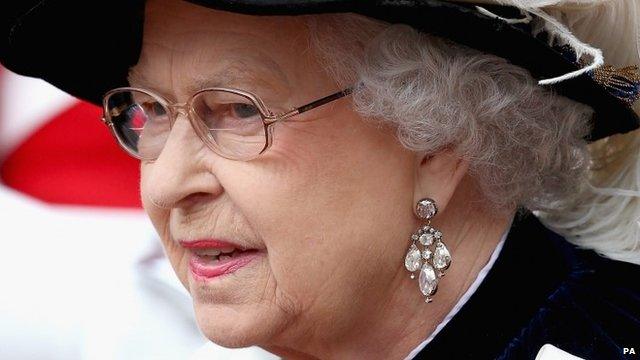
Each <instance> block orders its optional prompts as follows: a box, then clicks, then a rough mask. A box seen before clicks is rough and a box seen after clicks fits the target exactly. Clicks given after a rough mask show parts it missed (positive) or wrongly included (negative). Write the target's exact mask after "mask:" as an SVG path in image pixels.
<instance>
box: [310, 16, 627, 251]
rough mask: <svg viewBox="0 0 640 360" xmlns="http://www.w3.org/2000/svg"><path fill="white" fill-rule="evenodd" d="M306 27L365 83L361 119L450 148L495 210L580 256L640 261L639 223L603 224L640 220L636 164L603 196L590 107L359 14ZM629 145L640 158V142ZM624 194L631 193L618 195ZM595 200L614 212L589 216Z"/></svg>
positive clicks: (443, 42) (432, 147)
mask: <svg viewBox="0 0 640 360" xmlns="http://www.w3.org/2000/svg"><path fill="white" fill-rule="evenodd" d="M305 23H306V24H307V26H308V27H309V28H310V47H311V48H312V49H313V50H314V51H316V53H317V55H318V56H319V58H320V59H321V61H323V62H324V63H325V64H324V65H325V68H326V70H327V72H328V74H329V75H330V76H331V77H333V79H334V80H335V81H336V82H337V84H338V85H339V86H341V87H344V86H348V85H350V84H354V83H360V84H361V86H360V87H358V88H357V90H356V91H355V92H354V94H353V105H354V108H355V110H356V111H357V112H359V113H360V114H361V115H362V116H363V117H364V118H365V119H367V120H368V121H372V122H374V123H377V124H379V125H381V126H390V127H391V128H392V129H394V130H395V132H396V134H397V137H398V139H399V141H400V142H401V143H402V144H403V145H404V146H405V147H407V148H408V149H411V150H413V151H416V152H421V153H425V154H428V153H433V152H436V151H438V150H440V149H443V148H445V147H453V148H454V149H455V150H456V152H457V153H458V154H459V155H460V156H461V157H464V158H466V159H468V160H469V172H470V174H471V175H472V176H473V177H474V178H475V179H476V181H477V182H478V184H479V187H480V189H481V191H482V193H483V195H484V196H485V197H486V200H488V203H489V204H490V205H492V206H493V209H494V210H497V211H501V210H505V209H509V208H513V207H520V208H527V209H530V210H533V211H534V212H535V213H536V215H538V216H539V217H540V218H541V219H542V220H543V221H544V222H545V224H547V226H550V227H551V228H553V229H554V230H556V231H558V232H560V233H561V234H563V235H565V236H566V237H567V239H568V240H569V241H571V242H573V243H574V244H577V245H578V246H580V247H583V248H590V249H594V250H596V251H598V252H599V253H600V254H602V255H605V256H608V257H611V258H616V259H619V260H623V261H629V262H633V263H640V240H639V236H638V234H639V226H638V224H637V223H636V224H635V225H634V220H637V219H631V218H630V217H629V218H626V219H624V220H620V221H617V220H615V219H611V218H609V216H608V215H607V214H608V213H611V212H613V213H621V211H622V210H620V211H617V210H616V211H614V210H615V208H616V207H626V210H625V211H626V212H627V213H630V214H637V213H638V212H640V211H639V209H640V201H638V196H640V191H636V189H638V188H639V187H638V184H639V183H640V182H639V181H638V178H637V177H636V176H635V175H634V169H639V170H638V173H640V161H639V160H638V157H637V156H634V157H631V156H627V157H626V158H625V159H626V160H624V161H626V162H625V164H627V165H628V166H627V168H628V169H629V170H628V171H627V172H628V174H627V175H625V176H624V177H622V178H620V179H622V180H620V179H618V180H619V181H618V180H616V181H617V182H608V183H607V182H606V181H594V183H595V184H597V185H599V186H604V187H606V189H605V190H606V191H605V192H606V193H603V190H602V189H603V188H596V187H594V186H593V184H592V183H591V182H590V179H594V180H597V179H598V176H597V175H596V176H595V177H594V174H596V173H595V172H594V171H597V170H599V171H601V170H602V167H601V166H599V165H597V166H595V170H594V160H597V158H598V156H599V155H598V154H606V153H607V152H610V150H608V149H607V146H604V147H603V146H602V145H596V146H595V147H594V148H593V149H590V145H588V144H587V142H586V141H585V140H584V137H585V136H586V135H587V134H588V133H589V130H590V119H591V118H592V114H593V109H592V108H591V107H589V106H587V105H584V104H581V103H578V102H575V101H573V100H570V99H568V98H566V97H563V96H558V95H557V94H556V93H554V91H553V90H552V89H547V88H543V87H541V86H540V85H538V84H537V81H536V80H535V79H534V78H533V77H532V76H531V74H530V73H529V72H528V71H527V70H525V69H523V68H521V67H519V66H516V65H514V64H511V63H510V62H508V61H507V60H506V59H504V58H501V57H498V56H495V55H492V54H487V53H483V52H480V51H478V50H475V49H471V48H469V47H466V46H464V45H460V44H457V43H454V42H452V41H450V40H448V39H443V38H440V37H437V36H433V35H430V34H424V33H420V32H418V31H416V30H414V29H413V28H411V27H409V26H406V25H401V24H396V25H391V24H388V23H384V22H379V21H377V20H373V19H370V18H367V17H364V16H360V15H356V14H328V15H316V16H309V17H306V18H305ZM630 136H634V137H635V138H637V135H630ZM607 141H608V142H609V143H612V144H615V143H616V140H605V142H607ZM628 142H629V140H626V141H625V143H628ZM631 142H633V143H634V144H635V143H637V144H638V148H640V141H631ZM609 148H611V146H609ZM594 149H595V150H594ZM598 149H600V150H598ZM594 151H595V152H594ZM632 153H633V154H635V152H634V151H633V149H631V150H629V151H628V152H627V153H626V154H627V155H628V154H632ZM618 162H619V161H618ZM614 163H615V162H614ZM600 177H602V176H600ZM632 177H633V179H635V181H634V180H633V179H632V180H629V179H631V178H632ZM621 184H622V185H625V186H626V187H631V188H632V189H631V190H620V189H618V190H619V191H617V190H616V189H615V185H621ZM612 188H613V189H612ZM630 191H631V192H633V193H632V194H631V195H629V192H630ZM634 191H636V192H634ZM603 196H605V197H606V198H603ZM619 196H625V198H620V197H619ZM596 200H597V201H598V202H599V203H602V204H605V203H606V204H608V205H607V206H603V207H601V208H598V209H599V210H597V211H593V208H594V206H596V204H597V203H596V202H595V201H596ZM603 219H604V220H603ZM636 222H637V221H636ZM622 223H624V227H620V226H617V225H618V224H622ZM611 236H616V238H611Z"/></svg>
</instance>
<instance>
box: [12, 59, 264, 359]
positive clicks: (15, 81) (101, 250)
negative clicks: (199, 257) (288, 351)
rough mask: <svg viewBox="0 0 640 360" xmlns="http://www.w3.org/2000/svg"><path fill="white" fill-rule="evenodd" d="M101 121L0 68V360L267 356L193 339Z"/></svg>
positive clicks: (124, 159)
mask: <svg viewBox="0 0 640 360" xmlns="http://www.w3.org/2000/svg"><path fill="white" fill-rule="evenodd" d="M100 114H101V110H100V108H98V107H96V106H94V105H91V104H88V103H85V102H82V101H79V100H77V99H75V98H73V97H71V96H69V95H67V94H65V93H63V92H62V91H60V90H58V89H56V88H54V87H53V86H51V85H49V84H47V83H45V82H44V81H41V80H37V79H32V78H26V77H22V76H19V75H16V74H14V73H11V72H10V71H8V70H6V69H4V68H2V67H0V287H1V288H0V359H65V360H74V359H227V358H228V359H277V357H274V356H272V355H270V354H268V353H266V352H264V351H262V350H260V349H259V348H255V347H254V348H246V349H225V348H222V347H219V346H217V345H214V344H212V343H210V342H208V341H207V340H206V339H205V338H204V337H203V336H202V335H201V333H200V332H199V330H198V328H197V326H196V323H195V320H194V316H193V310H192V306H191V300H190V298H189V296H188V293H187V292H186V291H185V290H184V288H183V287H182V285H181V284H180V283H179V282H178V280H177V278H176V277H175V274H174V273H173V270H172V269H171V267H170V265H169V263H168V261H167V260H166V259H165V258H164V253H163V250H162V248H161V246H160V243H159V240H158V239H157V235H156V234H155V231H154V229H153V227H152V225H151V223H150V222H149V220H148V219H147V218H146V216H145V214H144V212H143V211H142V208H141V203H140V198H139V163H138V161H137V160H135V159H133V158H130V157H129V156H128V155H126V154H125V153H124V152H123V151H122V150H120V149H119V148H118V147H117V145H116V144H115V142H114V139H113V138H112V137H111V134H110V133H109V131H108V129H107V127H106V126H104V124H102V122H101V121H100Z"/></svg>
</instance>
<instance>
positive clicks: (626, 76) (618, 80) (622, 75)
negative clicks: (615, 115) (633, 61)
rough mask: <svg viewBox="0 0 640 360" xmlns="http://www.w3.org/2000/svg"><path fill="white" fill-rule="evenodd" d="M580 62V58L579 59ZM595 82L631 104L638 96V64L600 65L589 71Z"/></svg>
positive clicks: (639, 93) (639, 94) (639, 78)
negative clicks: (620, 65)
mask: <svg viewBox="0 0 640 360" xmlns="http://www.w3.org/2000/svg"><path fill="white" fill-rule="evenodd" d="M579 62H580V63H581V64H582V62H583V61H582V59H580V61H579ZM589 75H590V76H591V77H592V78H593V80H594V81H595V82H597V83H598V84H600V85H602V86H604V87H605V88H607V91H609V93H611V95H613V96H615V97H616V98H618V99H620V100H622V101H623V102H625V103H626V104H627V105H629V106H631V105H633V103H634V102H635V101H636V100H638V99H639V98H640V72H638V65H627V66H624V67H621V68H616V67H614V66H612V65H607V64H605V65H602V66H600V67H598V68H595V69H593V70H591V71H590V72H589Z"/></svg>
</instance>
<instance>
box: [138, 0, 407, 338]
mask: <svg viewBox="0 0 640 360" xmlns="http://www.w3.org/2000/svg"><path fill="white" fill-rule="evenodd" d="M307 36H308V34H307V30H306V27H305V26H304V25H303V24H302V22H301V21H300V20H296V19H294V18H286V17H268V18H267V17H253V16H245V15H239V14H232V13H227V12H221V11H214V10H210V9H206V8H201V7H198V6H196V5H192V4H188V3H182V2H169V1H162V2H159V1H156V2H150V3H148V4H147V13H146V24H145V33H144V45H143V50H142V56H141V59H140V62H139V63H138V65H137V66H136V68H135V71H134V72H133V73H132V74H133V75H132V77H131V82H132V85H134V86H139V87H145V88H149V89H151V90H154V91H156V92H158V93H161V94H164V96H166V97H167V98H169V99H171V100H172V101H176V102H184V101H186V100H187V99H188V97H189V96H190V95H191V94H192V92H193V91H195V90H198V89H197V88H195V87H196V85H195V84H200V83H202V80H203V79H204V80H206V81H209V82H210V83H211V84H220V85H221V86H226V87H233V88H239V89H244V90H248V91H251V92H253V93H255V94H257V95H258V96H260V97H261V98H262V99H264V101H265V102H266V104H267V106H268V107H274V108H278V109H288V108H291V107H293V106H296V105H301V104H305V103H307V102H309V101H313V100H316V99H318V98H321V97H323V96H326V95H328V94H331V93H333V92H335V91H337V90H340V89H338V88H337V87H336V86H335V84H334V83H333V82H332V81H330V79H329V78H328V77H327V75H325V73H324V72H323V69H322V66H321V65H320V64H319V63H318V62H317V60H316V59H315V57H314V53H313V51H311V50H310V49H309V48H308V37H307ZM349 102H350V98H349V97H346V98H343V99H340V100H338V101H335V102H332V103H330V104H328V105H325V106H323V107H320V108H316V109H314V110H312V111H309V112H308V113H305V114H303V115H301V116H298V117H296V118H294V119H292V120H291V121H288V122H284V123H281V124H278V125H277V126H276V127H275V134H274V144H273V146H272V147H271V148H270V149H269V150H268V151H267V152H266V153H264V154H262V155H261V156H260V157H258V158H256V159H254V160H252V161H234V160H229V159H226V158H223V157H221V156H218V155H216V154H215V153H214V152H212V151H211V150H210V149H209V148H207V147H206V146H205V145H204V144H203V142H202V141H201V140H200V139H199V138H198V136H197V135H196V133H195V132H194V130H193V129H192V127H191V125H190V123H189V121H188V119H186V118H185V117H184V116H183V115H180V116H179V117H178V118H177V120H176V122H175V124H174V126H173V128H172V131H171V133H170V135H169V138H168V140H167V143H166V145H165V147H164V149H163V151H162V153H161V154H160V156H159V158H158V159H157V160H156V161H154V162H144V163H143V164H142V183H141V188H142V199H143V203H144V207H145V210H146V211H147V212H148V214H149V216H150V217H151V220H152V221H153V224H154V226H155V228H156V229H157V231H158V233H159V235H160V237H161V239H162V243H163V246H164V247H165V250H166V253H167V255H168V257H169V260H170V261H171V264H172V266H173V268H174V269H175V271H176V273H177V275H178V277H179V278H180V280H181V281H182V283H183V284H184V286H185V287H186V288H187V289H188V291H189V292H190V293H191V296H192V297H193V303H194V307H195V312H196V316H197V320H198V324H199V326H200V328H201V329H202V331H203V332H204V333H205V335H206V336H207V337H208V338H209V339H211V340H213V341H214V342H216V343H218V344H221V345H225V346H245V345H251V344H276V343H279V342H286V341H288V340H294V339H303V338H304V337H305V336H308V335H310V334H315V336H318V334H322V331H325V330H326V329H331V332H330V333H324V336H326V337H327V338H331V337H339V336H340V333H341V331H348V329H349V328H350V326H351V325H352V324H353V323H355V322H362V320H363V319H364V318H365V317H366V315H367V312H369V311H375V309H374V307H375V306H377V305H379V304H377V301H376V299H379V298H381V297H384V295H385V294H387V293H388V292H389V291H390V290H389V289H388V285H389V284H390V283H392V281H393V278H394V277H395V276H397V275H398V274H399V273H400V272H399V270H400V269H403V258H404V252H405V251H406V244H407V241H408V240H407V239H408V236H409V235H410V233H411V231H412V230H413V229H414V228H415V224H416V222H415V220H414V217H413V216H412V212H411V211H412V204H413V188H414V167H415V166H414V163H415V156H414V154H413V153H411V152H409V151H407V150H405V149H404V148H403V147H402V146H401V145H400V144H399V143H398V142H397V140H396V139H395V138H394V136H393V135H392V134H391V133H390V132H388V131H383V130H379V129H376V128H375V127H373V126H371V125H368V124H366V123H365V122H364V121H363V119H361V118H360V117H358V115H357V114H356V113H354V112H353V111H352V110H351V108H350V106H349ZM215 239H217V240H222V241H226V242H229V243H232V244H235V246H236V247H238V248H247V249H251V250H248V251H240V250H236V251H235V252H234V254H233V255H232V258H231V259H219V258H218V259H216V258H215V257H212V256H206V254H209V255H211V254H213V253H215V252H212V249H208V248H204V249H195V248H193V243H192V244H191V246H189V242H193V241H197V240H215ZM183 242H186V246H183V245H185V244H183ZM204 244H205V245H204V246H205V247H207V246H213V245H212V243H208V245H207V243H204ZM225 264H226V265H225ZM218 273H220V274H218ZM402 274H403V276H404V275H406V274H405V273H402Z"/></svg>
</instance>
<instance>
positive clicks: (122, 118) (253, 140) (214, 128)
mask: <svg viewBox="0 0 640 360" xmlns="http://www.w3.org/2000/svg"><path fill="white" fill-rule="evenodd" d="M191 105H192V106H191V116H195V119H194V120H196V121H194V122H193V123H194V125H195V126H196V129H195V130H196V132H197V133H198V135H199V136H200V137H201V138H202V140H203V141H205V143H206V144H207V145H208V146H209V147H211V148H212V149H213V150H214V151H216V152H218V153H219V154H220V155H222V156H225V157H229V158H234V159H243V158H250V157H252V156H255V155H257V154H259V153H260V152H261V151H262V150H263V149H264V147H265V144H266V134H265V129H264V124H263V121H262V115H261V113H260V111H259V108H258V106H257V105H256V104H255V103H254V102H253V101H252V100H251V99H249V98H248V97H245V96H243V95H240V94H236V93H233V92H228V91H224V90H206V91H201V92H199V93H197V94H196V95H195V97H194V98H193V100H192V103H191ZM106 107H107V108H106V110H107V112H108V117H109V118H110V120H111V122H112V123H113V126H114V132H115V134H116V136H117V137H118V140H119V141H120V143H121V145H122V146H124V147H125V148H127V150H129V151H130V152H133V153H134V154H136V155H138V156H139V157H140V158H143V159H155V158H157V157H158V156H159V155H160V152H161V151H162V149H163V147H164V144H165V143H166V141H167V139H168V137H169V132H170V130H171V125H172V115H171V111H170V109H169V107H168V105H167V104H165V103H164V101H162V100H161V99H158V98H156V97H154V96H152V95H150V94H147V93H145V92H143V91H138V90H120V91H116V92H114V93H112V94H110V95H109V97H108V98H107V99H106Z"/></svg>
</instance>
